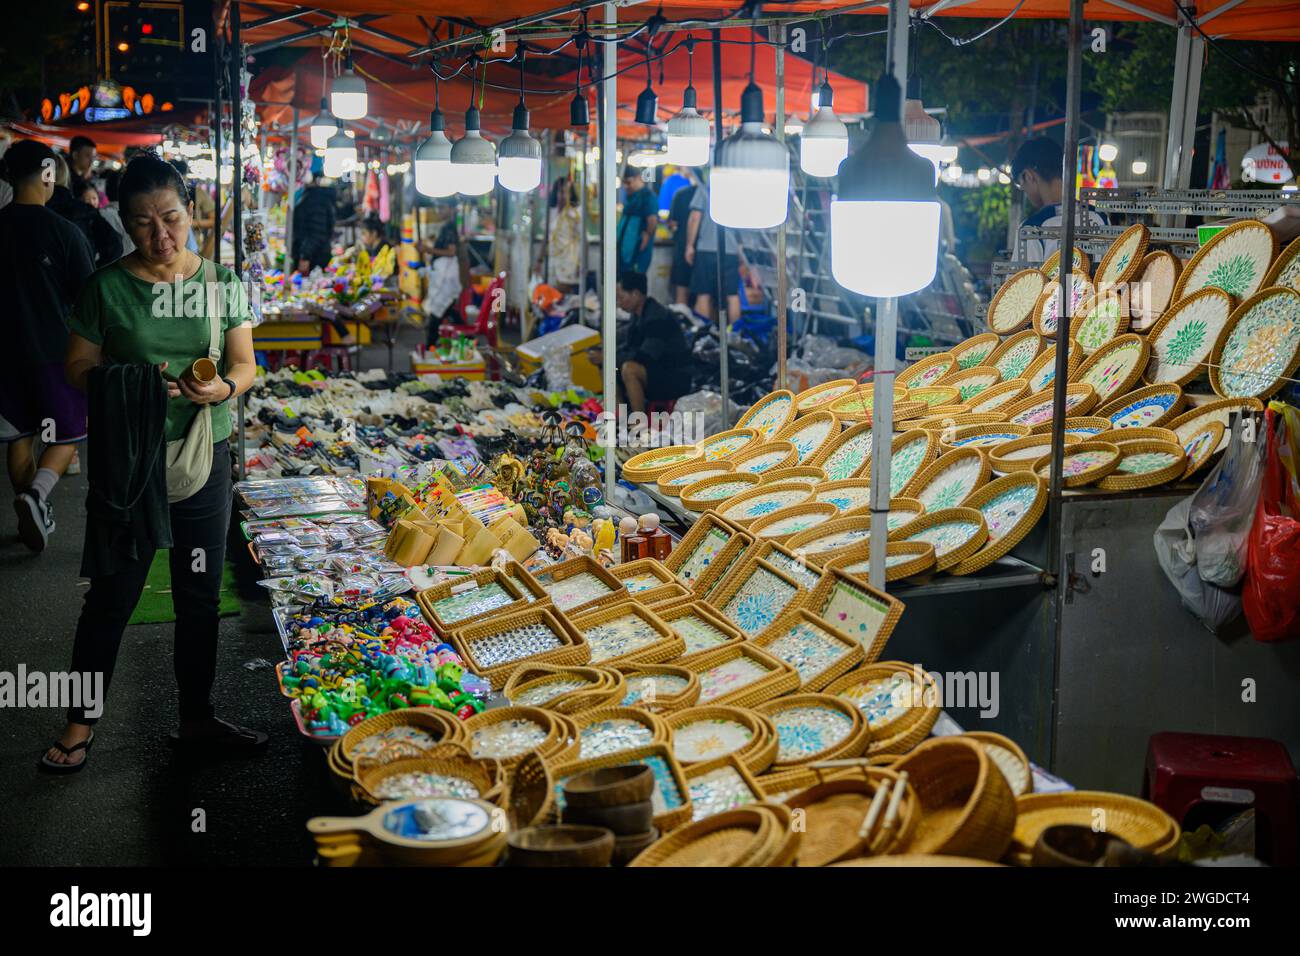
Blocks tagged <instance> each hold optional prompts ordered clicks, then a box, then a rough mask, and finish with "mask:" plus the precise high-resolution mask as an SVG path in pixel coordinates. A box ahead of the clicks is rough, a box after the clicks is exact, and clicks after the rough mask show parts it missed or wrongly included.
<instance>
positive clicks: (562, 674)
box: [502, 663, 627, 714]
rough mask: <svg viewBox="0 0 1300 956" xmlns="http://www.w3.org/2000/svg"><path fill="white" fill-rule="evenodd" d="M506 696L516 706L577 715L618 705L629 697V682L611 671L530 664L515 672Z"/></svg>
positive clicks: (507, 683)
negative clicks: (596, 708)
mask: <svg viewBox="0 0 1300 956" xmlns="http://www.w3.org/2000/svg"><path fill="white" fill-rule="evenodd" d="M502 693H503V694H504V695H505V698H506V700H508V701H510V703H511V704H514V705H516V706H520V707H545V708H546V709H547V710H554V711H556V712H557V713H562V714H575V713H578V712H580V711H583V710H590V709H592V708H594V707H606V706H610V705H612V704H616V703H618V702H619V701H621V700H622V699H623V698H624V697H625V696H626V695H627V682H626V681H625V680H624V678H623V675H622V674H621V673H620V672H619V671H617V670H615V669H613V668H608V667H556V666H552V665H550V664H533V663H529V664H524V665H522V666H520V667H517V668H515V671H514V673H512V674H511V675H510V679H509V680H507V681H506V683H505V686H504V687H503V688H502Z"/></svg>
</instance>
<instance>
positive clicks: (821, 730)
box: [768, 704, 855, 764]
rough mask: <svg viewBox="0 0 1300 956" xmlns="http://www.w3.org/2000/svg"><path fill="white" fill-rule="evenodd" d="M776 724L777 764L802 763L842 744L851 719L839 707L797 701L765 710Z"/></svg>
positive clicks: (848, 735)
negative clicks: (797, 703)
mask: <svg viewBox="0 0 1300 956" xmlns="http://www.w3.org/2000/svg"><path fill="white" fill-rule="evenodd" d="M768 716H770V717H771V718H772V722H773V723H774V724H775V725H776V735H777V741H778V743H777V751H776V762H777V763H778V764H787V763H803V762H805V761H808V760H812V759H814V758H815V757H817V756H818V755H820V754H824V753H826V752H827V751H832V750H834V749H835V748H837V747H839V746H840V745H842V744H844V743H845V742H846V741H847V740H848V739H849V738H850V737H851V736H852V734H853V732H854V729H855V728H854V723H853V718H852V717H850V716H849V715H848V714H846V713H845V712H844V711H843V710H840V709H839V708H838V707H831V706H827V705H815V704H813V705H809V704H799V705H795V706H791V707H782V708H781V709H779V710H777V709H775V708H773V709H772V710H771V711H769V712H768Z"/></svg>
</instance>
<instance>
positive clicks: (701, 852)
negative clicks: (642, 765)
mask: <svg viewBox="0 0 1300 956" xmlns="http://www.w3.org/2000/svg"><path fill="white" fill-rule="evenodd" d="M776 826H777V817H776V816H775V815H774V814H772V813H769V812H766V811H764V810H763V809H762V805H761V804H750V805H749V806H745V807H737V808H736V809H734V810H725V811H723V812H722V813H716V814H714V815H713V816H711V817H706V818H705V819H703V820H699V821H697V822H695V823H688V824H687V825H686V826H683V827H680V828H678V829H677V830H675V831H673V832H672V833H669V834H668V835H667V836H666V837H663V838H662V839H660V840H659V841H658V842H656V843H653V844H651V845H650V846H649V847H647V848H646V849H645V850H644V851H642V852H641V854H640V855H638V856H637V857H636V858H635V859H633V860H632V861H631V862H630V863H628V866H629V867H660V866H670V867H687V866H691V867H701V866H707V867H731V866H747V865H749V863H750V861H751V860H753V859H755V858H757V857H758V856H759V855H760V854H762V853H763V852H764V847H765V845H766V844H767V843H768V842H769V841H770V840H771V838H772V836H773V833H774V832H775V830H776Z"/></svg>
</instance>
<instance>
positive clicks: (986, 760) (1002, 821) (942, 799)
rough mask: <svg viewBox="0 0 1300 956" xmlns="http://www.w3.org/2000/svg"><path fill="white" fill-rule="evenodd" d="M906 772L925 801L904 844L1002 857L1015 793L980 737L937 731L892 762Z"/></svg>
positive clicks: (911, 850)
mask: <svg viewBox="0 0 1300 956" xmlns="http://www.w3.org/2000/svg"><path fill="white" fill-rule="evenodd" d="M891 769H893V770H894V771H896V772H898V773H907V775H908V783H909V784H910V785H911V787H912V789H913V790H914V791H915V792H916V795H917V799H918V801H919V802H920V804H921V818H920V820H918V821H917V825H916V829H915V831H913V833H912V837H911V839H910V840H909V841H908V843H907V845H906V847H905V850H906V852H908V853H937V854H944V855H950V856H970V857H975V858H976V859H980V860H999V859H1001V858H1002V856H1003V854H1004V853H1006V851H1007V847H1008V846H1009V845H1010V844H1011V837H1012V834H1013V832H1014V831H1015V827H1016V799H1015V797H1014V796H1013V795H1012V793H1011V788H1010V787H1009V786H1008V785H1007V780H1006V778H1005V777H1004V776H1003V775H1002V771H1001V770H999V769H998V767H997V765H996V764H995V763H994V762H993V760H992V759H991V758H990V757H989V755H988V753H987V752H986V751H985V750H984V748H983V747H982V746H981V745H980V744H979V742H977V741H974V740H969V739H963V738H961V737H938V738H935V739H934V740H931V741H928V742H927V743H924V744H922V745H921V746H919V747H917V748H916V749H915V750H913V751H912V752H911V753H910V754H908V755H907V756H905V757H904V758H903V759H902V760H899V761H898V762H897V763H895V764H894V765H893V767H892V768H891Z"/></svg>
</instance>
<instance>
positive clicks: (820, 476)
mask: <svg viewBox="0 0 1300 956" xmlns="http://www.w3.org/2000/svg"><path fill="white" fill-rule="evenodd" d="M758 477H759V479H760V480H759V484H760V485H774V484H776V483H777V482H779V481H807V482H809V483H810V484H812V485H818V484H820V483H822V482H824V481H825V480H826V472H824V471H823V470H822V469H820V468H814V467H812V466H810V465H795V466H794V467H793V468H776V469H774V470H772V471H765V472H763V473H762V474H761V475H759V476H758Z"/></svg>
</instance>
